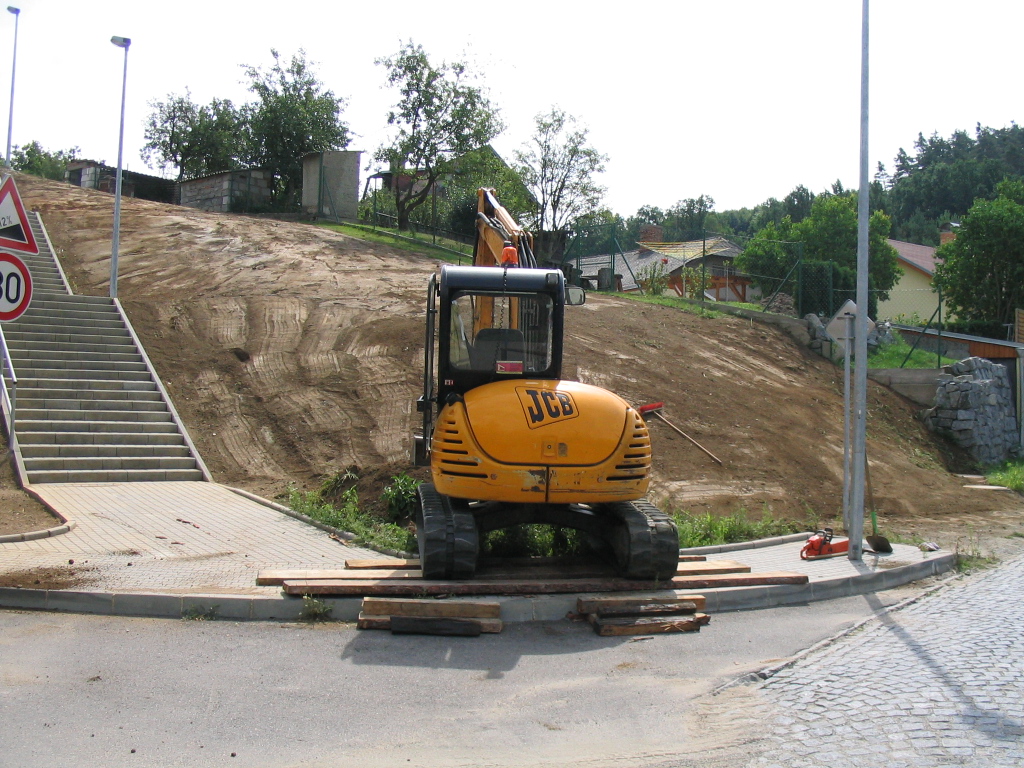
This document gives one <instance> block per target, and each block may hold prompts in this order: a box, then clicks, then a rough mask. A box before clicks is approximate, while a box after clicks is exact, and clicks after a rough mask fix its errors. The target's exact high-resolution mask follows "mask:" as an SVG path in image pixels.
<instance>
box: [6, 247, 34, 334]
mask: <svg viewBox="0 0 1024 768" xmlns="http://www.w3.org/2000/svg"><path fill="white" fill-rule="evenodd" d="M31 302H32V276H31V275H30V274H29V271H28V266H26V264H25V262H24V261H22V260H21V259H20V258H18V257H17V256H15V255H14V254H13V253H4V252H2V251H0V323H9V322H10V321H11V320H17V319H18V318H19V317H21V316H22V315H23V314H24V312H25V310H26V309H28V305H29V304H30V303H31Z"/></svg>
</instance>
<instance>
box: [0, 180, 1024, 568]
mask: <svg viewBox="0 0 1024 768" xmlns="http://www.w3.org/2000/svg"><path fill="white" fill-rule="evenodd" d="M18 184H19V189H20V191H21V194H22V197H23V198H24V200H25V203H26V206H27V207H29V208H32V209H35V210H38V211H39V212H40V213H41V215H42V217H43V220H44V222H45V224H46V226H47V228H48V230H49V233H50V237H51V239H52V241H53V245H54V247H55V249H56V251H57V253H58V254H59V256H60V259H61V263H62V265H63V268H64V270H65V272H66V273H67V276H68V279H69V281H70V283H71V285H72V287H73V289H74V291H75V292H76V293H84V294H92V295H103V294H105V293H106V292H107V290H108V281H109V269H110V258H109V254H110V233H111V222H112V207H113V200H112V197H111V196H110V195H108V194H104V193H101V192H96V191H92V190H84V189H80V188H77V187H72V186H68V185H66V184H62V183H58V182H52V181H46V180H42V179H38V178H35V177H31V176H23V175H19V176H18ZM121 215H122V219H121V249H120V278H119V294H120V298H121V301H122V303H123V304H124V306H125V309H126V312H127V314H128V316H129V318H130V319H131V322H132V323H133V325H134V326H135V329H136V331H137V332H138V335H139V336H140V338H141V339H142V342H143V344H144V345H145V348H146V351H147V353H148V354H149V356H150V358H151V359H152V361H153V363H154V365H155V367H156V369H157V371H158V372H159V374H160V376H161V377H162V379H163V381H164V382H165V384H166V386H167V389H168V391H169V392H170V394H171V397H172V398H173V401H174V404H175V407H176V408H177V409H178V411H179V413H180V414H181V416H182V418H183V420H184V422H185V424H186V426H187V428H188V429H189V431H190V433H191V436H192V438H193V440H194V441H195V443H196V445H197V447H198V449H199V451H200V453H201V455H202V456H203V458H204V460H205V462H206V464H207V465H208V466H209V468H210V470H211V471H212V473H213V476H214V478H215V479H216V480H217V481H218V482H220V483H223V484H225V485H228V486H232V487H237V488H241V489H244V490H247V491H250V492H252V493H255V494H258V495H260V496H263V497H266V498H276V497H280V496H281V495H282V494H283V493H284V492H285V491H286V489H287V488H288V486H289V485H295V486H298V487H299V488H314V487H316V486H318V485H319V483H320V482H321V481H322V480H323V479H324V478H325V477H327V476H329V475H331V474H332V473H335V472H338V471H339V470H344V469H346V468H348V467H357V468H358V469H359V472H360V474H361V475H362V476H363V478H364V480H363V482H362V483H361V486H360V493H361V497H362V499H363V500H364V502H374V501H376V499H377V497H379V491H380V488H381V486H382V485H383V484H384V483H386V482H387V481H388V480H389V478H390V477H391V476H392V475H393V474H395V473H397V472H399V471H403V470H410V469H411V466H410V462H409V454H410V448H411V435H412V432H413V430H414V428H415V425H416V421H417V414H416V413H415V409H414V407H413V403H414V401H415V398H416V396H417V395H418V393H419V391H420V388H421V375H422V374H421V370H422V346H423V319H424V302H425V293H426V284H427V281H428V279H429V276H430V275H431V274H433V273H434V272H435V271H436V270H437V268H438V265H439V262H438V261H437V260H435V259H431V258H427V257H424V256H421V255H418V254H416V253H412V252H409V251H405V250H399V249H396V248H391V247H387V246H383V245H377V244H372V243H368V242H365V241H362V240H358V239H355V238H352V237H348V236H345V235H342V234H339V233H336V232H332V231H329V230H327V229H324V228H320V227H316V226H313V225H310V224H306V223H300V222H285V221H279V220H274V219H269V218H260V217H252V216H239V215H230V214H214V213H205V212H201V211H196V210H191V209H187V208H181V207H177V206H170V205H163V204H159V203H153V202H148V201H142V200H134V199H128V200H125V201H124V204H123V206H122V214H121ZM567 314H568V317H567V321H566V327H567V336H566V365H565V367H564V376H565V377H566V378H573V379H578V380H580V381H584V382H587V383H591V384H595V385H598V386H602V387H605V388H607V389H609V390H611V391H614V392H616V393H618V394H620V395H622V396H623V397H624V398H626V399H627V400H628V401H630V402H632V403H633V404H636V405H640V404H644V403H649V402H653V401H664V402H665V410H664V413H665V415H666V416H668V417H669V418H670V419H672V420H673V421H674V422H675V423H676V424H678V425H679V426H681V427H682V428H683V429H684V430H686V431H687V432H688V433H689V434H690V435H692V436H693V437H694V438H695V439H696V440H698V441H699V442H700V443H702V444H703V445H705V446H706V447H707V448H708V449H709V450H711V451H712V452H713V453H714V454H715V455H716V456H718V457H720V458H721V459H722V462H723V463H722V465H721V466H719V465H717V464H715V463H714V462H712V461H711V460H710V459H709V458H708V457H707V456H706V455H705V454H703V453H701V452H700V451H699V450H697V449H696V448H695V447H694V446H693V445H692V444H691V443H689V442H688V441H686V440H685V439H684V438H682V437H680V436H679V435H677V434H675V433H674V432H673V431H672V430H671V429H669V428H668V427H667V426H666V425H664V424H661V423H659V422H657V421H653V422H652V425H651V430H652V435H653V442H654V480H653V483H652V488H651V496H652V498H653V499H654V500H655V501H657V502H658V503H659V504H660V505H661V506H662V507H663V508H666V509H678V510H687V511H691V512H704V511H711V512H713V513H735V512H740V511H746V512H747V513H748V514H749V515H751V516H753V517H760V516H761V514H762V511H763V510H769V511H770V512H771V513H772V514H773V515H774V516H776V517H784V518H792V519H800V520H810V521H812V522H814V521H820V522H821V523H828V522H834V521H836V518H837V515H838V512H839V509H840V498H841V487H842V377H841V371H840V369H838V368H836V367H835V366H834V365H832V364H831V363H830V362H828V361H826V360H824V359H822V358H820V357H818V356H816V355H814V354H813V353H811V352H809V351H808V350H807V349H805V348H804V347H802V346H801V345H800V344H798V343H797V342H796V341H795V340H793V339H791V338H790V337H789V336H787V335H786V334H784V333H783V332H782V331H780V330H778V329H775V328H772V327H769V326H765V325H761V324H758V323H756V322H751V321H750V320H746V319H742V318H737V317H732V316H722V317H717V318H704V317H699V316H696V315H693V314H688V313H685V312H682V311H679V310H677V309H673V308H667V307H661V306H654V305H649V304H641V303H637V302H635V301H631V300H630V299H627V298H622V297H615V296H609V295H597V294H591V295H590V296H589V297H588V300H587V303H586V305H585V306H583V307H579V308H570V311H569V312H568V313H567ZM918 410H919V406H916V405H914V404H913V403H911V402H909V401H907V400H905V399H903V398H902V397H900V396H898V395H896V394H894V393H892V392H891V391H889V390H887V389H885V388H883V387H881V386H878V385H875V384H873V383H872V384H871V385H870V388H869V425H868V454H869V457H870V474H871V479H872V485H873V495H874V499H875V503H876V507H877V509H878V510H879V517H880V524H881V526H882V529H883V531H885V532H886V533H887V534H888V535H890V536H893V537H902V538H903V540H905V541H916V540H927V541H936V542H938V543H939V544H940V545H941V546H942V547H943V548H944V549H946V550H952V549H956V548H960V549H964V548H967V547H978V546H982V547H984V548H986V549H988V550H990V551H993V552H995V553H996V554H998V553H999V552H1000V551H1011V550H1013V549H1015V545H1016V543H1017V542H1019V541H1020V539H1016V538H1010V537H1011V536H1012V534H1014V533H1018V532H1020V531H1021V529H1022V525H1021V523H1022V520H1024V517H1022V511H1024V503H1022V499H1021V497H1019V496H1018V495H1016V494H1012V493H1007V492H996V491H989V490H975V489H970V488H966V487H965V485H967V484H968V483H967V481H965V480H964V479H963V478H961V477H959V476H957V475H956V474H955V472H956V471H963V470H967V469H970V466H969V463H968V462H967V461H966V459H965V457H964V456H962V455H959V454H957V453H956V452H955V451H953V450H952V449H951V448H950V446H949V445H948V444H947V443H945V442H943V441H941V440H939V439H937V438H935V437H934V436H932V435H930V434H929V433H927V432H926V431H925V429H924V428H923V426H922V425H921V423H920V422H919V421H918V420H917V419H916V418H915V414H916V413H917V411H918ZM0 480H2V481H3V490H2V491H0V492H2V493H3V494H5V495H4V496H3V497H2V499H0V500H9V501H8V503H6V504H3V505H2V509H0V533H2V532H8V533H10V532H15V530H16V529H19V528H20V529H21V530H24V525H25V524H26V523H25V522H24V520H27V519H29V518H28V517H27V516H29V515H33V516H34V517H33V518H31V519H32V520H34V521H35V520H45V517H40V516H45V515H46V512H45V509H43V508H42V507H40V506H38V505H36V504H35V502H32V501H31V500H30V499H28V498H27V497H26V496H24V495H23V494H22V493H21V492H20V491H18V490H17V489H16V487H15V486H14V483H13V477H12V476H11V475H10V474H9V473H6V471H5V474H4V475H3V477H0ZM37 524H38V523H36V522H33V523H29V525H32V526H34V525H37Z"/></svg>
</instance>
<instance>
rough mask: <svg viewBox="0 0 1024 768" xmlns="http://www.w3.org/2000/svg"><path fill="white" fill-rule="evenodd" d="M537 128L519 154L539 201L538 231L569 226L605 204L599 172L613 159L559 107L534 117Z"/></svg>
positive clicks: (519, 163)
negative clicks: (596, 145)
mask: <svg viewBox="0 0 1024 768" xmlns="http://www.w3.org/2000/svg"><path fill="white" fill-rule="evenodd" d="M534 120H535V123H536V132H535V133H534V135H533V138H532V139H530V141H529V142H528V144H527V145H526V148H525V149H523V150H520V151H518V152H516V154H515V158H516V169H517V170H518V171H519V174H520V176H522V177H523V181H524V182H525V183H526V185H527V187H529V188H530V190H531V191H532V192H533V195H534V197H535V198H536V199H537V214H536V221H534V222H533V225H534V226H535V228H536V229H538V230H558V229H564V228H566V227H567V226H569V225H570V224H572V222H573V221H574V220H575V219H577V218H578V217H580V216H583V215H585V214H587V213H588V212H590V211H594V210H596V209H597V208H598V207H600V204H601V199H602V198H603V197H604V193H605V188H604V187H602V186H601V185H600V184H598V183H597V180H596V178H595V177H596V176H597V175H598V174H600V173H603V172H604V164H605V163H606V162H607V160H608V158H607V157H606V156H605V155H602V154H601V153H600V152H598V151H597V150H596V149H594V148H593V147H591V146H590V145H589V144H588V143H587V129H586V128H577V127H576V118H574V117H573V116H572V115H568V114H566V113H565V111H564V110H562V109H559V108H558V107H552V108H551V111H550V112H548V113H546V114H539V115H537V116H536V117H535V118H534Z"/></svg>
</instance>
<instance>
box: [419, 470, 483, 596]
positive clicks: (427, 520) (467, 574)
mask: <svg viewBox="0 0 1024 768" xmlns="http://www.w3.org/2000/svg"><path fill="white" fill-rule="evenodd" d="M418 495H419V505H418V507H417V510H416V533H417V535H416V540H417V542H418V544H419V551H420V565H421V567H422V569H423V578H424V579H469V578H472V576H473V574H474V573H475V572H476V561H477V555H478V553H479V551H480V536H479V533H478V532H477V526H476V520H475V519H474V518H473V513H472V512H470V511H469V509H464V508H462V507H461V506H459V504H458V502H455V501H453V500H452V499H450V498H449V497H447V496H444V495H442V494H440V493H438V492H437V489H436V488H434V486H433V484H432V483H423V484H421V485H420V486H419V489H418Z"/></svg>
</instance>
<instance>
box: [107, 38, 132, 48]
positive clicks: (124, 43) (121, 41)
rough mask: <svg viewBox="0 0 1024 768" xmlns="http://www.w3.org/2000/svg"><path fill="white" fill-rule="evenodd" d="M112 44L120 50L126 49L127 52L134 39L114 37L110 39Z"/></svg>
mask: <svg viewBox="0 0 1024 768" xmlns="http://www.w3.org/2000/svg"><path fill="white" fill-rule="evenodd" d="M110 42H112V43H113V44H114V45H116V46H117V47H118V48H124V49H125V50H127V49H128V46H129V45H131V44H132V39H131V38H130V37H118V36H117V35H114V36H113V37H112V38H110Z"/></svg>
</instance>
